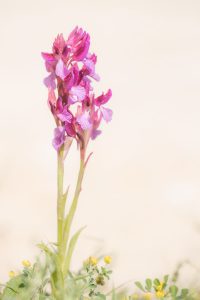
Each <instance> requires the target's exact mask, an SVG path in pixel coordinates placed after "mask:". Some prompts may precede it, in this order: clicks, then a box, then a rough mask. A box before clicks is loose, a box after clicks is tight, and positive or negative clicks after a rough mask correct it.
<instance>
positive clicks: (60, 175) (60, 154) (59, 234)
mask: <svg viewBox="0 0 200 300" xmlns="http://www.w3.org/2000/svg"><path fill="white" fill-rule="evenodd" d="M63 155H64V151H63V149H62V148H61V150H60V151H58V156H57V160H58V169H57V186H58V190H57V230H58V232H57V243H58V256H59V258H60V263H61V265H62V263H63V261H62V260H63V252H62V236H63V222H64V207H63V179H64V159H63Z"/></svg>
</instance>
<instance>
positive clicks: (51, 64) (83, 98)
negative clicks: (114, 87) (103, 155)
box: [42, 27, 112, 151]
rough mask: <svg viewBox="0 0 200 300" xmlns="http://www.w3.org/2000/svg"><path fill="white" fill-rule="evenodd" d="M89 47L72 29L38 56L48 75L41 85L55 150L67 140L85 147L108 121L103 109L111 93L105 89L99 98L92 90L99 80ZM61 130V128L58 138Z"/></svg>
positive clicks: (86, 39) (79, 31) (81, 32)
mask: <svg viewBox="0 0 200 300" xmlns="http://www.w3.org/2000/svg"><path fill="white" fill-rule="evenodd" d="M89 47H90V36H89V34H88V33H86V32H85V31H84V30H83V29H82V28H78V27H76V28H75V29H74V30H73V31H72V32H71V33H70V35H69V37H68V38H67V39H66V40H65V39H64V37H63V35H62V34H59V35H58V36H57V37H56V39H55V41H54V43H53V46H52V53H46V52H43V53H42V57H43V59H44V61H45V66H46V70H47V72H48V73H49V74H48V76H47V77H45V79H44V84H45V86H46V87H47V88H48V103H49V107H50V110H51V112H52V114H53V116H54V119H55V122H56V126H57V130H55V131H54V139H53V145H54V148H55V149H56V150H57V151H59V149H60V148H61V147H62V146H63V145H64V144H65V143H67V139H71V138H73V139H75V140H76V142H77V144H78V145H79V146H80V147H85V146H86V145H87V144H88V142H89V140H90V139H94V138H95V137H96V136H98V135H99V134H100V133H101V131H100V130H99V127H100V124H101V122H102V120H104V121H106V122H110V121H111V119H112V110H111V109H110V108H106V107H104V106H103V105H104V104H106V103H107V102H108V101H109V100H110V98H111V96H112V91H111V90H110V89H109V90H108V91H107V92H106V93H102V94H101V95H100V96H96V95H95V93H94V91H93V87H92V80H96V81H99V80H100V77H99V75H98V74H97V73H96V71H95V65H96V62H97V56H96V55H95V54H94V53H93V54H91V53H90V52H89ZM61 127H62V128H63V129H65V130H64V131H62V137H61V136H60V134H61V129H60V128H61ZM58 134H59V138H58ZM85 136H87V141H86V140H85ZM58 140H59V141H60V143H58Z"/></svg>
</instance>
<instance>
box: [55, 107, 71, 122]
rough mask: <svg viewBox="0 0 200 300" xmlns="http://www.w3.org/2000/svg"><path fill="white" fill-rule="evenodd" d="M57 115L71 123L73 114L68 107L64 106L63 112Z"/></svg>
mask: <svg viewBox="0 0 200 300" xmlns="http://www.w3.org/2000/svg"><path fill="white" fill-rule="evenodd" d="M57 116H58V118H59V119H60V120H61V121H63V122H68V123H71V120H72V115H71V114H70V112H69V111H68V110H67V108H64V109H63V111H62V112H61V113H59V114H57Z"/></svg>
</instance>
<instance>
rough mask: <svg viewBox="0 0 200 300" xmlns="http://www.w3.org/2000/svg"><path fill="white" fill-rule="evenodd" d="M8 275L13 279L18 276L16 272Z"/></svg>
mask: <svg viewBox="0 0 200 300" xmlns="http://www.w3.org/2000/svg"><path fill="white" fill-rule="evenodd" d="M8 275H9V277H10V278H13V277H15V276H16V275H17V273H16V272H14V271H10V272H9V274H8Z"/></svg>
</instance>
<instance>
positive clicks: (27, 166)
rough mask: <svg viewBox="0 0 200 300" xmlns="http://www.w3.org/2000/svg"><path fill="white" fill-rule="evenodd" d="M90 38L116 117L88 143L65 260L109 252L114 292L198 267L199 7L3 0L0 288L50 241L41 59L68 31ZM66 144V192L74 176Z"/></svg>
mask: <svg viewBox="0 0 200 300" xmlns="http://www.w3.org/2000/svg"><path fill="white" fill-rule="evenodd" d="M76 25H79V26H82V27H83V28H84V29H85V30H87V31H88V32H89V33H90V34H91V51H94V52H95V53H96V54H97V56H98V63H97V73H99V74H100V76H101V82H100V83H99V84H95V86H96V91H97V93H98V92H99V93H100V92H101V91H106V90H107V89H108V88H111V89H112V91H113V98H112V102H110V105H111V107H112V109H113V110H114V116H113V121H112V122H111V123H110V124H109V125H108V126H107V125H105V126H104V127H103V134H102V136H100V137H99V138H98V139H97V140H96V141H95V143H91V144H90V150H91V151H93V152H94V154H93V156H92V158H91V161H90V163H89V165H88V169H87V173H86V177H85V180H84V185H83V192H82V195H81V198H80V202H79V207H78V213H77V215H76V219H75V222H74V230H77V229H78V228H79V227H81V226H83V225H87V228H86V230H85V231H84V233H83V234H82V237H81V239H80V241H79V244H78V248H77V250H76V252H75V256H74V259H73V268H74V269H77V268H79V267H80V265H81V264H82V261H83V260H84V259H85V258H86V257H87V256H89V255H91V254H93V253H95V254H99V253H102V252H103V253H106V254H111V255H112V256H113V269H114V280H115V282H116V285H117V284H119V283H121V282H124V281H126V280H136V279H138V280H140V279H141V280H142V279H144V278H146V277H148V276H160V275H164V274H167V273H171V272H173V270H174V268H175V267H176V264H177V263H178V262H180V261H183V260H185V259H189V260H190V261H191V262H192V264H193V265H194V266H195V267H189V266H187V267H185V271H184V272H183V273H184V275H183V278H182V280H183V281H185V280H186V279H187V280H189V281H187V283H188V284H190V283H191V284H196V283H197V281H198V277H197V276H196V274H197V272H198V269H199V268H200V256H199V253H200V133H199V130H200V117H199V114H200V88H199V87H200V85H199V83H200V1H198V0H196V1H195V0H167V1H165V0H157V1H156V0H151V1H148V0H138V1H136V0H123V1H118V0H108V1H106V0H101V1H92V0H84V1H81V0H79V1H77V0H74V1H68V0H57V1H52V0H40V1H39V0H35V1H29V0H18V1H14V0H13V1H11V0H7V1H3V0H0V39H1V46H0V57H1V59H0V87H1V89H0V91H1V97H0V107H1V117H0V137H1V147H0V266H1V268H0V281H3V280H6V279H7V278H8V271H9V270H11V269H18V268H20V264H21V260H22V259H29V260H31V261H33V259H34V257H35V256H36V255H37V254H38V253H39V251H38V249H37V248H36V244H37V243H38V242H40V241H45V242H48V241H55V239H56V153H55V150H54V149H53V148H52V146H51V140H52V134H53V128H54V122H53V118H52V116H51V114H50V112H49V110H48V107H47V90H46V88H45V87H44V86H43V83H42V80H43V78H44V77H45V76H46V71H45V67H44V63H43V60H42V58H41V55H40V53H41V51H46V52H48V51H51V46H52V42H53V40H54V38H55V36H56V35H57V34H58V33H61V32H62V33H63V34H64V36H65V37H67V35H68V34H69V33H70V31H71V30H72V29H73V28H74V27H75V26H76ZM77 157H78V154H77V152H76V146H75V145H74V146H73V149H72V151H71V152H70V154H69V157H68V160H67V161H66V169H67V170H66V178H65V180H66V185H67V183H71V191H73V182H74V179H75V177H76V174H77V168H78V161H77Z"/></svg>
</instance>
